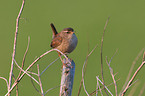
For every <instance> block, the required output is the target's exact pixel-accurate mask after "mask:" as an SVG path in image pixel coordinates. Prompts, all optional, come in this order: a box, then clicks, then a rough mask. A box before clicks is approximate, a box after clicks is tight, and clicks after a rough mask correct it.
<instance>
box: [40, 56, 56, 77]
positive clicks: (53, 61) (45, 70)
mask: <svg viewBox="0 0 145 96" xmlns="http://www.w3.org/2000/svg"><path fill="white" fill-rule="evenodd" d="M58 59H59V57H58V58H57V59H55V60H54V61H53V62H51V63H50V64H49V65H48V66H47V67H46V68H45V69H44V70H43V71H42V72H41V74H40V76H41V75H42V74H43V73H44V72H45V71H46V70H47V69H48V68H49V67H50V66H51V65H52V64H53V63H54V62H56V61H57V60H58Z"/></svg>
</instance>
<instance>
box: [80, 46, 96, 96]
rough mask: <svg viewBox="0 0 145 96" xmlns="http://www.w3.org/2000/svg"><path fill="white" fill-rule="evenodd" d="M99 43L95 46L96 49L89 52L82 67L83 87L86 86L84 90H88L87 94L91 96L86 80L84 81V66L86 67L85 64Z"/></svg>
mask: <svg viewBox="0 0 145 96" xmlns="http://www.w3.org/2000/svg"><path fill="white" fill-rule="evenodd" d="M96 47H97V45H96V46H95V47H94V49H93V50H92V51H91V52H90V53H89V54H88V56H87V57H86V60H85V62H84V64H83V68H82V78H83V87H84V90H85V92H86V94H87V95H88V96H89V93H88V92H87V90H86V88H85V82H84V67H85V64H86V62H87V60H88V57H89V56H90V55H91V54H92V53H93V51H94V50H95V49H96Z"/></svg>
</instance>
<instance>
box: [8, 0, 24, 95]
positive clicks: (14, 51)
mask: <svg viewBox="0 0 145 96" xmlns="http://www.w3.org/2000/svg"><path fill="white" fill-rule="evenodd" d="M24 4H25V0H23V2H22V5H21V9H20V11H19V14H18V17H17V19H16V31H15V37H14V47H13V55H12V62H11V69H10V73H9V86H8V91H9V90H10V89H11V83H12V74H13V67H14V61H13V58H15V54H16V43H17V35H18V28H19V19H20V16H21V14H22V11H23V8H24ZM8 95H9V96H10V93H9V94H8Z"/></svg>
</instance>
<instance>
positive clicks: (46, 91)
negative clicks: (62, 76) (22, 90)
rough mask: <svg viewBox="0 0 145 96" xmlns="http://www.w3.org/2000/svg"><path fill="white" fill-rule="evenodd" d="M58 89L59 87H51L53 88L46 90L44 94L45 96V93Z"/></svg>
mask: <svg viewBox="0 0 145 96" xmlns="http://www.w3.org/2000/svg"><path fill="white" fill-rule="evenodd" d="M58 87H60V85H59V86H56V87H53V88H50V89H48V90H47V91H46V92H45V94H46V93H48V92H49V91H51V90H53V89H56V88H58ZM45 94H44V95H45Z"/></svg>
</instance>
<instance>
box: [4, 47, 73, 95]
mask: <svg viewBox="0 0 145 96" xmlns="http://www.w3.org/2000/svg"><path fill="white" fill-rule="evenodd" d="M52 51H58V52H59V53H61V54H62V55H63V56H64V57H65V58H66V60H67V61H68V62H69V63H70V64H71V62H70V61H69V60H68V57H67V56H66V55H65V54H63V53H62V52H61V51H60V50H58V49H51V50H49V51H47V52H45V53H43V54H42V55H41V56H39V57H38V58H36V59H35V60H34V61H33V62H32V63H31V64H30V65H29V66H28V68H27V69H26V70H25V71H24V73H23V74H22V75H21V76H20V78H19V80H18V81H20V80H21V79H22V78H23V77H24V75H25V74H26V73H27V71H28V70H29V69H30V68H31V67H32V66H33V65H34V64H35V63H36V62H37V61H39V60H40V59H41V58H42V57H43V56H45V55H47V54H48V53H50V52H52ZM27 74H28V73H27ZM18 83H19V82H15V83H14V84H13V85H12V87H11V89H10V90H9V91H8V92H7V93H6V95H5V96H7V95H8V94H9V93H10V92H11V91H12V90H13V88H14V87H15V86H16V85H17V84H18Z"/></svg>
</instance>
